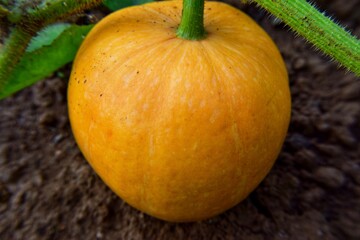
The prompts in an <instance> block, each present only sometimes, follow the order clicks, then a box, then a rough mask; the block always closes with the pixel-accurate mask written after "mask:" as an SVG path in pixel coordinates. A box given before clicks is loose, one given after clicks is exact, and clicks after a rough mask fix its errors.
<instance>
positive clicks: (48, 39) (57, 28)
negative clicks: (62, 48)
mask: <svg viewBox="0 0 360 240" xmlns="http://www.w3.org/2000/svg"><path fill="white" fill-rule="evenodd" d="M70 27H71V24H69V23H58V24H53V25H50V26H48V27H46V28H45V29H44V30H42V31H41V32H39V33H38V34H37V36H36V37H34V38H33V39H31V42H30V44H29V46H28V48H27V49H26V52H32V51H35V50H37V49H39V48H41V47H44V46H48V45H51V43H52V42H53V41H54V40H55V39H56V38H58V37H59V36H60V35H61V34H62V33H63V32H64V31H65V30H66V29H68V28H70Z"/></svg>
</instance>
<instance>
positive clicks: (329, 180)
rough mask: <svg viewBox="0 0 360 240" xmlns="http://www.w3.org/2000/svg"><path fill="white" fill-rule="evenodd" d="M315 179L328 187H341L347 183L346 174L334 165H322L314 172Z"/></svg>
mask: <svg viewBox="0 0 360 240" xmlns="http://www.w3.org/2000/svg"><path fill="white" fill-rule="evenodd" d="M314 177H315V180H316V181H318V182H319V183H322V184H324V185H325V186H326V187H330V188H339V187H341V186H342V185H344V183H345V176H344V174H343V173H342V172H341V171H339V170H338V169H336V168H333V167H320V168H318V169H317V170H316V171H315V173H314Z"/></svg>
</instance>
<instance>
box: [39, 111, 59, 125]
mask: <svg viewBox="0 0 360 240" xmlns="http://www.w3.org/2000/svg"><path fill="white" fill-rule="evenodd" d="M39 123H40V124H41V125H43V126H54V125H55V123H56V117H55V113H54V112H45V113H43V114H42V115H41V116H40V117H39Z"/></svg>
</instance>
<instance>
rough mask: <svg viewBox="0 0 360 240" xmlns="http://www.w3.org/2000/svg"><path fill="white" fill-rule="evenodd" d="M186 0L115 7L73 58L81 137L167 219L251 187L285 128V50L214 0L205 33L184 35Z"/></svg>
mask: <svg viewBox="0 0 360 240" xmlns="http://www.w3.org/2000/svg"><path fill="white" fill-rule="evenodd" d="M181 4H182V3H181V1H165V2H153V3H148V4H145V5H140V6H134V7H129V8H125V9H122V10H119V11H117V12H115V13H112V14H110V15H109V16H107V17H105V18H104V19H103V20H101V21H100V22H99V23H98V24H97V25H96V26H95V27H94V28H93V29H92V30H91V32H90V33H89V35H88V36H87V37H86V39H85V40H84V42H83V43H82V45H81V48H80V49H79V51H78V53H77V56H76V59H75V61H74V64H73V70H72V73H71V76H70V81H69V87H68V108H69V117H70V122H71V126H72V130H73V134H74V136H75V139H76V141H77V143H78V146H79V148H80V149H81V151H82V153H83V155H84V156H85V158H86V159H87V160H88V162H89V163H90V165H91V166H92V167H93V169H94V170H95V171H96V172H97V174H98V175H99V176H100V177H101V179H102V180H103V181H104V182H105V183H106V184H107V185H108V186H109V187H110V188H111V189H112V190H113V191H114V192H115V193H116V194H117V195H118V196H120V197H121V198H122V199H123V200H125V201H126V202H127V203H128V204H130V205H132V206H133V207H135V208H137V209H139V210H141V211H143V212H145V213H147V214H149V215H152V216H155V217H157V218H160V219H164V220H168V221H174V222H184V221H195V220H202V219H206V218H209V217H212V216H214V215H217V214H219V213H222V212H224V211H225V210H227V209H229V208H231V207H233V206H234V205H236V204H238V203H239V202H240V201H242V200H243V199H245V198H246V197H247V196H248V194H249V193H250V192H251V191H253V190H254V189H255V188H256V187H257V186H258V184H259V183H260V182H261V181H262V179H263V178H264V177H265V176H266V174H267V173H268V172H269V170H270V169H271V167H272V165H273V164H274V161H275V159H276V158H277V156H278V154H279V152H280V150H281V147H282V144H283V141H284V138H285V135H286V132H287V128H288V124H289V118H290V105H291V103H290V93H289V86H288V85H289V84H288V77H287V71H286V68H285V65H284V62H283V60H282V57H281V55H280V53H279V51H278V49H277V47H276V46H275V44H274V43H273V41H272V40H271V39H270V37H269V36H268V35H267V34H266V33H265V32H264V31H263V30H262V29H261V28H260V27H259V26H258V25H257V24H256V23H255V22H254V21H253V20H252V19H250V18H249V17H248V16H247V15H245V14H244V13H242V12H241V11H239V10H237V9H235V8H233V7H231V6H229V5H226V4H224V3H219V2H206V5H205V12H204V19H205V20H204V24H205V25H204V26H205V30H206V32H207V35H206V37H205V38H204V39H202V40H198V41H190V40H185V39H181V38H179V37H177V35H176V29H177V27H178V25H179V23H180V19H181V10H182V5H181Z"/></svg>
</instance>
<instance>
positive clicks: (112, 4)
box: [103, 0, 154, 11]
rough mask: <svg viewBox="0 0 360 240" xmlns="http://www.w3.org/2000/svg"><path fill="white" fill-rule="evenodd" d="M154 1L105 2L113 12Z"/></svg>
mask: <svg viewBox="0 0 360 240" xmlns="http://www.w3.org/2000/svg"><path fill="white" fill-rule="evenodd" d="M153 1H154V0H104V2H103V3H104V5H105V6H106V7H108V8H109V9H110V10H111V11H116V10H119V9H120V8H124V7H129V6H133V5H139V4H143V3H148V2H153Z"/></svg>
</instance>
